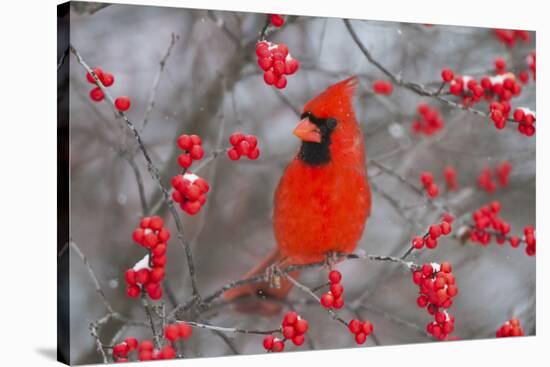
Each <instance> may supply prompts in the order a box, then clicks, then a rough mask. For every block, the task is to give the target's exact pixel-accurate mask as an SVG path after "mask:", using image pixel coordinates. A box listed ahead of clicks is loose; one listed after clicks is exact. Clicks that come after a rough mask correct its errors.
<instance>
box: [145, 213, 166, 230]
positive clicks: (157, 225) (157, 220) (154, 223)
mask: <svg viewBox="0 0 550 367" xmlns="http://www.w3.org/2000/svg"><path fill="white" fill-rule="evenodd" d="M163 226H164V221H163V220H162V218H161V217H159V216H158V215H154V216H152V217H151V221H150V222H149V228H151V229H152V230H153V231H158V230H160V229H161V228H162V227H163Z"/></svg>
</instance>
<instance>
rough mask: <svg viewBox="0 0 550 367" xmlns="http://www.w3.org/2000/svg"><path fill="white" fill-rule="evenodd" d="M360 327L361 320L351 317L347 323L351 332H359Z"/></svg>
mask: <svg viewBox="0 0 550 367" xmlns="http://www.w3.org/2000/svg"><path fill="white" fill-rule="evenodd" d="M361 327H362V324H361V321H359V320H357V319H352V320H351V321H350V322H349V324H348V329H349V331H350V332H351V333H352V334H357V333H358V332H360V331H361Z"/></svg>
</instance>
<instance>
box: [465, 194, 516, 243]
mask: <svg viewBox="0 0 550 367" xmlns="http://www.w3.org/2000/svg"><path fill="white" fill-rule="evenodd" d="M500 208H501V205H500V202H499V201H497V200H495V201H493V202H492V203H490V204H489V205H484V206H482V207H481V208H479V209H478V210H476V211H474V212H473V213H472V219H473V221H474V228H473V229H472V230H471V231H470V240H471V241H472V242H477V243H479V244H481V245H484V246H487V245H488V244H489V242H491V238H492V235H491V233H490V232H489V230H490V229H491V228H492V229H493V230H494V231H495V232H496V237H497V243H499V244H504V242H506V236H507V235H508V234H509V233H510V228H511V227H510V224H509V223H507V222H505V221H504V220H503V219H502V218H500V217H499V216H498V214H499V212H500ZM511 244H512V245H513V246H515V245H516V243H515V240H514V242H513V243H512V242H511Z"/></svg>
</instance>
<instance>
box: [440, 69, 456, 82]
mask: <svg viewBox="0 0 550 367" xmlns="http://www.w3.org/2000/svg"><path fill="white" fill-rule="evenodd" d="M454 77H455V75H454V73H453V71H452V70H451V69H443V70H442V71H441V78H442V79H443V81H444V82H445V83H449V82H450V81H451V80H453V79H454Z"/></svg>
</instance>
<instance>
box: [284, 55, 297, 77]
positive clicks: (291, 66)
mask: <svg viewBox="0 0 550 367" xmlns="http://www.w3.org/2000/svg"><path fill="white" fill-rule="evenodd" d="M299 68H300V63H299V62H298V60H296V59H290V60H288V61H287V62H286V63H285V74H287V75H292V74H294V73H295V72H296V71H297V70H298V69H299Z"/></svg>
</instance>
